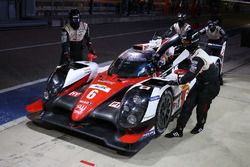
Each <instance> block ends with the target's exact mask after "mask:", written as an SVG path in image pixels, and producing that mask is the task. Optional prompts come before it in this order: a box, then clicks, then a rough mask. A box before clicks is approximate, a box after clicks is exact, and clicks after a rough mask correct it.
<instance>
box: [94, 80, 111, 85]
mask: <svg viewBox="0 0 250 167" xmlns="http://www.w3.org/2000/svg"><path fill="white" fill-rule="evenodd" d="M98 82H101V83H107V84H110V85H114V84H115V82H112V81H107V80H98Z"/></svg>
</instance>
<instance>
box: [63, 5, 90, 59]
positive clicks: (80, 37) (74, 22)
mask: <svg viewBox="0 0 250 167" xmlns="http://www.w3.org/2000/svg"><path fill="white" fill-rule="evenodd" d="M84 41H86V46H87V48H88V51H89V53H92V54H95V52H94V50H93V48H92V42H91V39H90V34H89V27H88V24H87V23H85V22H83V21H81V16H80V11H79V10H78V9H71V10H70V12H69V23H67V24H66V25H65V26H64V27H63V28H62V34H61V43H62V55H61V60H60V64H64V63H67V62H69V61H82V60H83V49H84Z"/></svg>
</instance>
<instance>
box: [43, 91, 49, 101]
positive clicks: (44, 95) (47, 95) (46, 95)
mask: <svg viewBox="0 0 250 167" xmlns="http://www.w3.org/2000/svg"><path fill="white" fill-rule="evenodd" d="M43 98H44V99H45V100H48V99H49V92H48V91H45V92H43Z"/></svg>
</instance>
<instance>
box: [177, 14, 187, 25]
mask: <svg viewBox="0 0 250 167" xmlns="http://www.w3.org/2000/svg"><path fill="white" fill-rule="evenodd" d="M185 20H186V14H184V13H179V14H178V24H179V27H183V26H184V24H185Z"/></svg>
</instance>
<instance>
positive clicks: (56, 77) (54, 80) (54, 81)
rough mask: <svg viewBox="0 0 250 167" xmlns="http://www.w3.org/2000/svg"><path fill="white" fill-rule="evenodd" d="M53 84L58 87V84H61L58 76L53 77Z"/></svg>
mask: <svg viewBox="0 0 250 167" xmlns="http://www.w3.org/2000/svg"><path fill="white" fill-rule="evenodd" d="M52 82H53V83H54V84H55V85H58V84H59V83H60V80H59V77H58V75H56V74H55V75H54V76H53V77H52Z"/></svg>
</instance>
